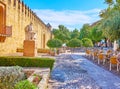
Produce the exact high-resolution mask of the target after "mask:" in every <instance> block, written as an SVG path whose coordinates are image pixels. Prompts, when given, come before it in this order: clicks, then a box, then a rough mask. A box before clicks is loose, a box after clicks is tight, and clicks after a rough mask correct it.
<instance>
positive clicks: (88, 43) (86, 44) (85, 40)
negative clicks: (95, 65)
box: [82, 38, 93, 47]
mask: <svg viewBox="0 0 120 89" xmlns="http://www.w3.org/2000/svg"><path fill="white" fill-rule="evenodd" d="M82 42H83V46H84V47H93V42H92V40H91V39H88V38H83V39H82Z"/></svg>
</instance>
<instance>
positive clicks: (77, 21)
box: [23, 0, 107, 30]
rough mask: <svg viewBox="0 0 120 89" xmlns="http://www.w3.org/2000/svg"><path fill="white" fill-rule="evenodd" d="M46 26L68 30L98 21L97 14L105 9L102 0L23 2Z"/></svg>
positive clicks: (34, 0)
mask: <svg viewBox="0 0 120 89" xmlns="http://www.w3.org/2000/svg"><path fill="white" fill-rule="evenodd" d="M23 1H24V3H25V4H26V5H27V6H29V7H30V8H31V9H32V10H33V11H34V12H35V13H36V14H37V15H38V17H40V19H41V20H43V21H44V22H45V23H46V24H47V23H50V24H51V25H52V27H53V28H57V26H58V25H59V24H63V25H65V26H66V27H67V28H69V29H70V30H74V28H77V29H80V28H81V27H82V25H83V24H85V23H90V24H92V23H93V22H95V21H97V20H99V19H100V18H99V12H100V11H101V10H103V9H105V8H106V7H107V5H106V4H105V3H104V0H23Z"/></svg>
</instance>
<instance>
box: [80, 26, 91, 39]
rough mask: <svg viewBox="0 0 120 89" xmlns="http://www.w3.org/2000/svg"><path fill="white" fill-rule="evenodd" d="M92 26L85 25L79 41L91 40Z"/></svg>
mask: <svg viewBox="0 0 120 89" xmlns="http://www.w3.org/2000/svg"><path fill="white" fill-rule="evenodd" d="M89 28H90V25H89V24H84V25H83V27H82V29H81V30H80V36H79V39H83V38H89V37H90V30H89Z"/></svg>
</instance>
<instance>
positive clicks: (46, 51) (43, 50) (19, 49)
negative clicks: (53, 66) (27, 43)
mask: <svg viewBox="0 0 120 89" xmlns="http://www.w3.org/2000/svg"><path fill="white" fill-rule="evenodd" d="M23 51H24V49H23V48H17V49H16V52H20V53H23ZM37 52H38V53H50V49H40V48H38V49H37Z"/></svg>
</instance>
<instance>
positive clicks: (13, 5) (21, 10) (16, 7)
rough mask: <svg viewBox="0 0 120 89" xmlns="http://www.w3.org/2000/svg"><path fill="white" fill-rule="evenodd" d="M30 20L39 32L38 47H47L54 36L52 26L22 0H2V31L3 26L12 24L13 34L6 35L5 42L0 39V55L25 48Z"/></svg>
mask: <svg viewBox="0 0 120 89" xmlns="http://www.w3.org/2000/svg"><path fill="white" fill-rule="evenodd" d="M3 6H4V7H3ZM30 22H32V23H33V30H34V31H35V32H36V33H37V39H36V40H37V48H47V46H46V43H47V41H48V40H49V39H50V38H51V37H52V36H51V28H50V27H48V26H47V25H46V24H45V23H44V22H43V21H42V20H41V19H40V18H39V17H38V16H37V15H36V14H35V13H34V12H33V11H32V10H31V9H30V8H29V7H27V6H26V5H25V4H24V3H23V2H21V1H20V0H0V31H1V30H3V28H2V27H5V26H12V35H11V36H9V37H5V39H4V40H5V41H4V42H1V41H0V56H3V55H6V54H9V53H10V54H11V53H16V49H17V48H23V41H24V40H25V31H24V29H25V27H26V26H27V25H28V24H30ZM1 26H2V27H1ZM1 35H3V34H1V33H0V39H2V36H1Z"/></svg>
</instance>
